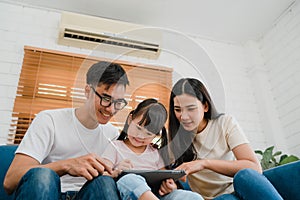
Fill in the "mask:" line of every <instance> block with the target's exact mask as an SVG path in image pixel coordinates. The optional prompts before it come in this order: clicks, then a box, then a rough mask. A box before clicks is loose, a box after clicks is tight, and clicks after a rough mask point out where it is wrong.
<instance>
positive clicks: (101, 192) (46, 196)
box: [15, 168, 119, 200]
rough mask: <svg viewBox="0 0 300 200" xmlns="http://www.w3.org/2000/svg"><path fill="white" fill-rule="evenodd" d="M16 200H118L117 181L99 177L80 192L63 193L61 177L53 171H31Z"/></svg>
mask: <svg viewBox="0 0 300 200" xmlns="http://www.w3.org/2000/svg"><path fill="white" fill-rule="evenodd" d="M15 199H17V200H18V199H22V200H27V199H28V200H32V199H43V200H55V199H57V200H58V199H61V200H65V199H73V200H77V199H82V200H83V199H101V200H102V199H103V200H118V199H119V194H118V191H117V187H116V184H115V181H114V180H113V179H112V178H111V177H109V176H98V177H97V178H94V179H93V180H92V181H87V182H86V183H85V184H84V185H83V186H82V188H81V189H80V191H68V192H66V193H61V188H60V177H59V176H58V175H57V174H56V173H55V172H54V171H53V170H51V169H47V168H33V169H30V170H29V171H28V172H27V173H26V174H25V175H24V176H23V177H22V179H21V181H20V183H19V185H18V187H17V190H16V192H15Z"/></svg>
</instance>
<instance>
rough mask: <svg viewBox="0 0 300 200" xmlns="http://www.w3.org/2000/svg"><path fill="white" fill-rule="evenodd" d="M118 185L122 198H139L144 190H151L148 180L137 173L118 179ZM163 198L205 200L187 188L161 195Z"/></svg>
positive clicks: (164, 199)
mask: <svg viewBox="0 0 300 200" xmlns="http://www.w3.org/2000/svg"><path fill="white" fill-rule="evenodd" d="M117 187H118V189H119V192H120V196H121V199H124V200H137V199H138V198H139V197H140V196H141V195H142V194H143V193H144V192H146V191H149V190H151V188H150V187H149V186H148V185H147V183H146V180H145V179H144V178H143V177H142V176H140V175H136V174H127V175H125V176H123V177H121V178H120V179H119V180H118V181H117ZM159 198H160V199H162V200H182V199H188V200H203V198H202V197H201V195H199V194H197V193H195V192H192V191H187V190H173V191H172V192H171V193H169V194H167V195H165V196H163V197H159Z"/></svg>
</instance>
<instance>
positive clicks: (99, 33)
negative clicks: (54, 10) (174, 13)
mask: <svg viewBox="0 0 300 200" xmlns="http://www.w3.org/2000/svg"><path fill="white" fill-rule="evenodd" d="M161 38H162V34H161V32H160V31H159V30H157V29H151V28H149V27H145V26H142V25H138V24H133V23H128V22H122V21H117V20H112V19H106V18H100V17H94V16H88V15H81V14H76V13H70V12H63V13H62V16H61V21H60V30H59V37H58V44H61V45H67V46H73V47H79V48H85V49H92V50H98V51H103V52H111V53H114V54H118V55H126V56H137V57H146V58H149V59H157V58H158V56H159V54H160V48H161V47H160V42H161Z"/></svg>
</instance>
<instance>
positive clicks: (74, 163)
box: [67, 153, 112, 180]
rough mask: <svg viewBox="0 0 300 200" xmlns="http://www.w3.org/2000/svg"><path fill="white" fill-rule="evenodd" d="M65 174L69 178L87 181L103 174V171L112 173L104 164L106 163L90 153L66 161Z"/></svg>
mask: <svg viewBox="0 0 300 200" xmlns="http://www.w3.org/2000/svg"><path fill="white" fill-rule="evenodd" d="M67 162H68V163H67V166H68V169H67V173H68V174H70V175H71V176H80V177H84V178H86V179H87V180H92V179H93V178H95V177H97V176H99V175H100V174H103V173H104V171H107V172H108V173H110V174H111V173H112V168H111V167H110V166H109V165H108V164H107V163H106V161H105V160H104V159H102V158H100V157H99V156H97V155H96V154H94V153H90V154H88V155H85V156H81V157H78V158H72V159H69V160H68V161H67Z"/></svg>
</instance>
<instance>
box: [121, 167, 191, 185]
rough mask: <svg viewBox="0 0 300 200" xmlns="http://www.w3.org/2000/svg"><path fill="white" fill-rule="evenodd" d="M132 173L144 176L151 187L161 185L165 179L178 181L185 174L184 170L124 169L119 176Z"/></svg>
mask: <svg viewBox="0 0 300 200" xmlns="http://www.w3.org/2000/svg"><path fill="white" fill-rule="evenodd" d="M130 173H133V174H138V175H141V176H143V177H144V178H145V179H146V182H147V183H148V185H149V186H150V187H151V188H157V187H159V186H160V185H161V182H162V181H163V180H165V179H168V178H173V179H174V180H175V181H177V180H178V179H179V178H181V177H183V176H184V175H185V172H184V170H123V171H122V172H121V174H120V175H119V177H118V178H121V177H122V176H124V175H125V174H130Z"/></svg>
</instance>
